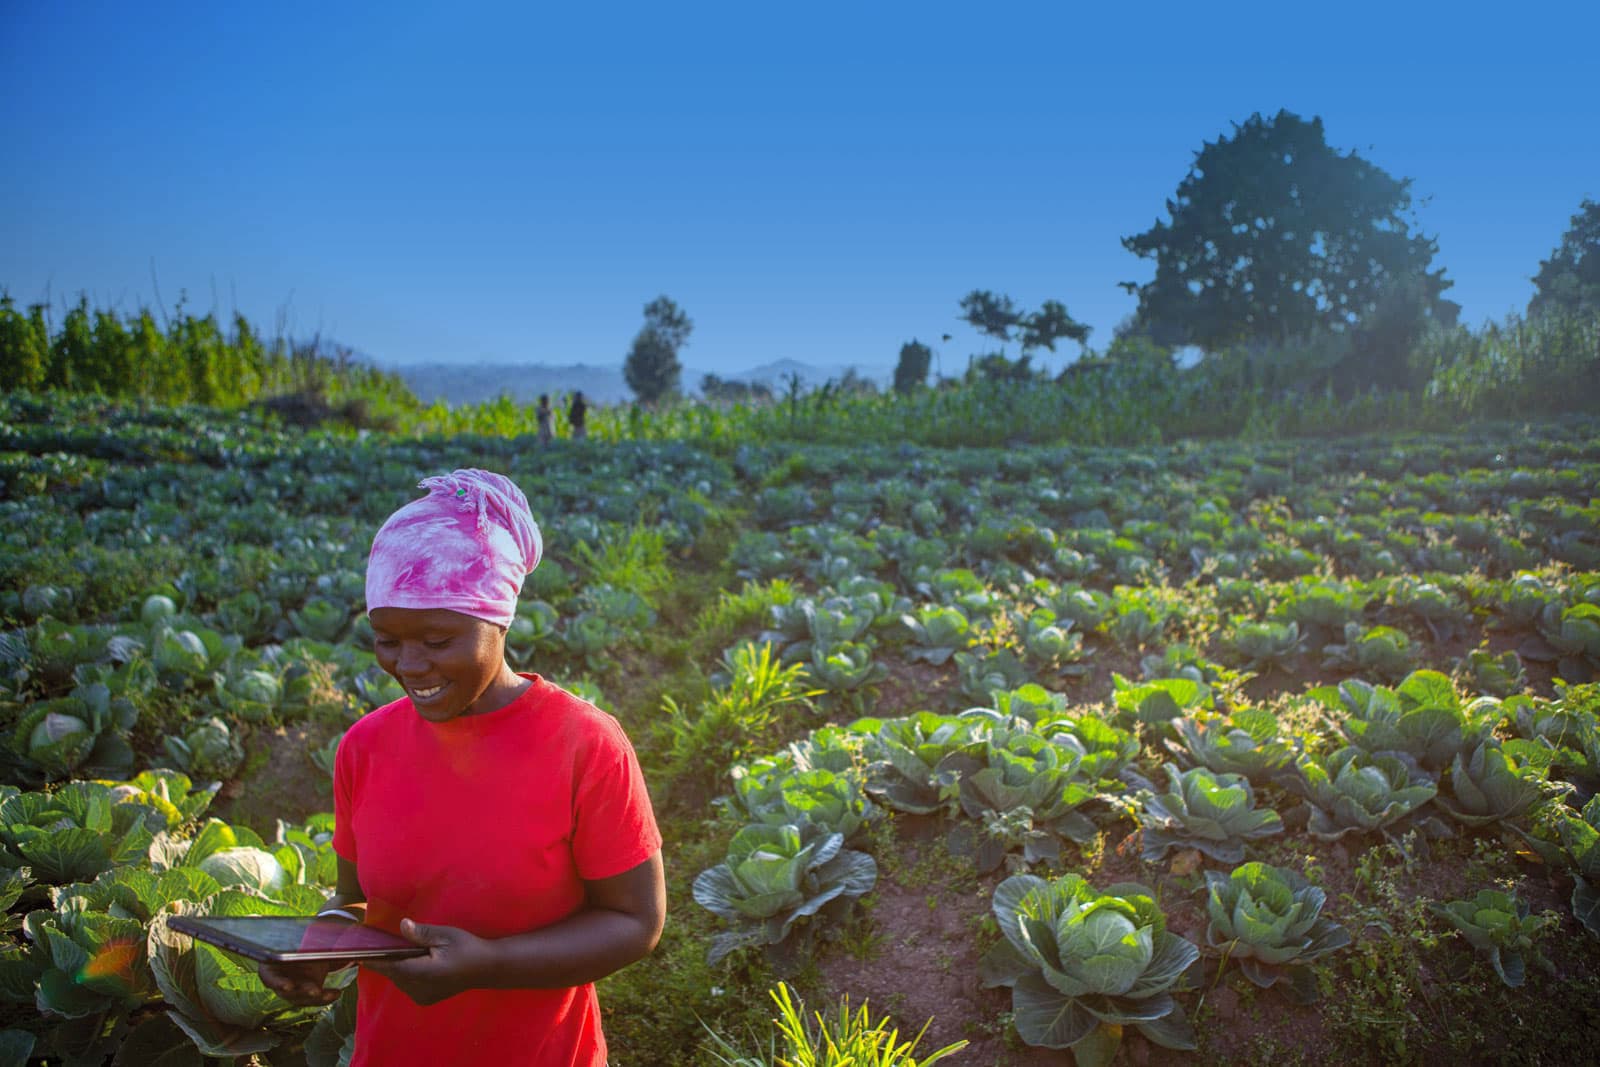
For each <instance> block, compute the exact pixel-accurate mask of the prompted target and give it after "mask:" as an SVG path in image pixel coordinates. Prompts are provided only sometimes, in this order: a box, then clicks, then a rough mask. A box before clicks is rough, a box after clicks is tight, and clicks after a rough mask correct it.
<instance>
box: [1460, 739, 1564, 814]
mask: <svg viewBox="0 0 1600 1067" xmlns="http://www.w3.org/2000/svg"><path fill="white" fill-rule="evenodd" d="M1445 781H1446V787H1445V788H1444V789H1442V790H1441V791H1440V792H1439V795H1438V796H1436V797H1435V798H1434V803H1435V804H1437V805H1439V807H1441V808H1443V809H1444V810H1445V811H1446V812H1448V813H1449V814H1450V816H1451V817H1452V818H1453V819H1455V820H1456V821H1457V822H1459V823H1462V824H1464V825H1467V826H1483V825H1486V824H1488V823H1492V822H1499V821H1501V820H1506V819H1515V818H1517V817H1519V816H1521V815H1524V814H1526V813H1527V812H1528V811H1529V810H1530V809H1531V808H1532V807H1533V806H1534V805H1535V804H1537V803H1538V802H1539V801H1540V800H1542V799H1543V798H1544V796H1545V790H1544V788H1543V787H1542V786H1541V784H1540V782H1539V779H1538V778H1537V777H1534V776H1532V775H1531V774H1530V773H1529V771H1528V770H1527V768H1526V767H1525V766H1522V765H1519V764H1518V763H1517V762H1516V760H1515V759H1514V758H1512V757H1511V756H1510V755H1508V754H1507V752H1506V751H1505V750H1504V749H1503V748H1502V747H1501V746H1500V744H1499V742H1497V741H1494V740H1492V739H1491V740H1488V741H1484V742H1481V743H1480V744H1479V745H1478V747H1477V748H1475V749H1473V750H1472V755H1471V756H1469V757H1467V758H1466V759H1462V756H1461V753H1459V752H1458V753H1456V757H1455V760H1454V762H1452V763H1451V765H1450V774H1449V776H1448V777H1447V778H1446V780H1445Z"/></svg>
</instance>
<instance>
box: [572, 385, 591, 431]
mask: <svg viewBox="0 0 1600 1067" xmlns="http://www.w3.org/2000/svg"><path fill="white" fill-rule="evenodd" d="M588 418H589V405H588V404H586V403H584V400H583V392H582V390H579V391H578V392H576V393H573V394H572V402H571V403H569V404H568V405H567V421H568V422H570V423H572V439H573V440H574V441H582V440H583V439H584V438H585V437H588V436H589V427H588V425H587V423H586V420H587V419H588Z"/></svg>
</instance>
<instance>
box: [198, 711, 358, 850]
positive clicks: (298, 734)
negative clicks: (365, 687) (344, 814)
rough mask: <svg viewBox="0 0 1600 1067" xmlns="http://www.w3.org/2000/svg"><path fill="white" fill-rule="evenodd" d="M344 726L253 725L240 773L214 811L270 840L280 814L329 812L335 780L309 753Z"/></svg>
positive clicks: (295, 819)
mask: <svg viewBox="0 0 1600 1067" xmlns="http://www.w3.org/2000/svg"><path fill="white" fill-rule="evenodd" d="M342 729H343V726H342V725H339V724H336V723H334V722H331V721H328V720H315V721H311V722H303V723H293V724H290V725H286V726H276V727H259V728H257V729H256V730H255V731H253V732H252V733H251V735H250V737H249V738H248V739H247V741H246V742H245V761H244V765H243V767H242V768H241V770H240V773H239V776H238V777H236V778H234V779H232V780H231V781H228V782H226V783H224V784H223V786H222V789H221V790H220V791H219V792H218V795H217V800H216V802H215V807H214V811H215V813H216V815H217V816H218V817H219V818H221V819H223V820H225V821H227V822H229V823H243V824H245V825H246V826H249V827H250V828H251V829H252V830H254V831H256V832H257V833H259V834H260V835H261V836H262V838H263V839H264V840H267V841H271V840H272V837H273V834H274V832H275V830H276V827H277V820H279V819H282V820H283V821H284V822H287V823H292V824H298V823H302V822H304V821H305V819H306V817H307V816H309V815H313V814H315V813H316V812H319V811H332V810H333V779H332V778H330V777H329V776H328V775H327V774H325V773H324V772H323V770H322V768H320V767H318V766H317V765H316V764H315V763H312V762H311V753H313V752H315V751H316V750H317V749H318V748H321V747H322V746H323V745H324V744H326V743H327V741H328V739H329V738H331V737H332V736H333V735H334V734H336V733H338V732H340V730H342Z"/></svg>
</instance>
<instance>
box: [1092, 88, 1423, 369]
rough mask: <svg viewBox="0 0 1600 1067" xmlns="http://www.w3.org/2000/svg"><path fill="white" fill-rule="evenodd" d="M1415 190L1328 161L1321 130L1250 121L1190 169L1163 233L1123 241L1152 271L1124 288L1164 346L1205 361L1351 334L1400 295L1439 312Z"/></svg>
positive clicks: (1283, 121)
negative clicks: (1408, 291) (1200, 352)
mask: <svg viewBox="0 0 1600 1067" xmlns="http://www.w3.org/2000/svg"><path fill="white" fill-rule="evenodd" d="M1409 184H1410V182H1409V180H1398V179H1395V178H1394V177H1392V176H1391V175H1389V174H1387V173H1385V172H1384V170H1383V169H1382V168H1380V167H1377V166H1375V165H1374V164H1372V163H1369V162H1367V161H1366V160H1364V159H1361V158H1360V157H1359V156H1357V155H1356V154H1355V153H1354V152H1351V153H1348V154H1340V153H1339V152H1337V151H1335V150H1333V149H1332V148H1330V147H1329V146H1328V144H1327V142H1326V140H1325V139H1324V135H1323V128H1322V120H1321V119H1319V118H1313V119H1311V120H1310V121H1309V122H1308V121H1306V120H1304V119H1302V118H1300V117H1299V116H1298V115H1294V114H1291V113H1290V112H1287V111H1280V112H1278V114H1277V115H1275V116H1273V117H1272V118H1263V117H1262V116H1261V115H1259V114H1256V115H1252V116H1251V117H1250V118H1248V119H1246V120H1245V121H1244V123H1243V124H1235V125H1234V129H1233V134H1232V136H1231V137H1229V136H1224V137H1219V138H1218V139H1217V140H1216V141H1214V142H1207V143H1206V144H1205V145H1204V147H1202V148H1201V150H1200V151H1199V152H1198V153H1197V154H1196V155H1195V160H1194V164H1193V166H1192V167H1191V168H1190V171H1189V174H1188V176H1187V177H1185V178H1184V180H1183V181H1182V182H1181V183H1180V184H1179V186H1178V191H1177V193H1176V194H1175V195H1174V197H1173V199H1172V200H1171V201H1169V205H1168V206H1169V208H1170V209H1171V218H1170V219H1169V220H1167V221H1158V222H1157V223H1156V224H1155V226H1153V227H1152V228H1151V229H1150V230H1148V231H1146V232H1145V233H1142V234H1137V235H1135V236H1132V237H1126V238H1124V239H1123V242H1122V243H1123V245H1124V246H1125V247H1126V248H1127V249H1128V251H1130V252H1132V253H1134V254H1135V255H1137V256H1140V257H1142V258H1146V259H1154V260H1155V263H1156V276H1155V278H1154V279H1153V280H1152V281H1150V282H1148V283H1146V284H1144V285H1136V284H1134V283H1125V285H1124V287H1125V288H1127V289H1128V290H1129V291H1130V292H1137V293H1138V295H1139V310H1138V316H1139V320H1140V321H1141V322H1142V323H1144V324H1145V325H1146V326H1147V327H1149V328H1150V329H1151V330H1152V331H1153V335H1154V336H1155V337H1156V339H1157V340H1160V341H1164V342H1173V343H1188V344H1197V345H1200V346H1201V347H1203V348H1206V349H1209V350H1214V349H1219V348H1222V347H1225V346H1227V345H1230V344H1235V343H1238V342H1247V341H1278V340H1282V339H1284V338H1290V337H1303V336H1306V335H1308V334H1310V333H1311V332H1312V331H1314V330H1316V329H1319V328H1322V329H1334V330H1340V329H1346V328H1348V327H1350V326H1351V325H1353V324H1355V323H1358V322H1361V321H1362V320H1364V319H1365V318H1367V317H1368V316H1370V315H1371V314H1372V313H1373V311H1374V310H1375V309H1376V307H1377V306H1378V304H1379V302H1380V300H1382V298H1383V297H1384V296H1385V294H1386V293H1387V292H1388V290H1389V288H1390V287H1391V286H1393V285H1394V284H1395V283H1396V282H1397V281H1405V280H1410V279H1417V280H1418V281H1421V282H1423V283H1425V286H1426V293H1427V296H1428V297H1429V298H1430V302H1431V301H1437V300H1438V294H1439V293H1440V292H1442V291H1443V290H1444V289H1445V288H1446V287H1447V286H1448V285H1449V283H1448V282H1446V281H1445V280H1444V278H1443V272H1442V271H1435V272H1431V273H1430V272H1429V270H1428V267H1429V264H1430V262H1431V261H1432V259H1433V255H1434V252H1435V251H1436V247H1435V244H1434V242H1433V241H1432V240H1430V239H1428V238H1424V237H1420V236H1415V235H1413V234H1412V233H1411V232H1410V224H1409V223H1408V221H1407V218H1406V215H1407V213H1408V211H1409V209H1410V194H1409V192H1408V187H1409Z"/></svg>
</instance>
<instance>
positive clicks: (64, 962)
mask: <svg viewBox="0 0 1600 1067" xmlns="http://www.w3.org/2000/svg"><path fill="white" fill-rule="evenodd" d="M219 888H220V887H219V886H218V885H217V884H216V882H215V881H213V880H212V879H211V878H210V877H208V876H207V875H205V874H202V873H201V872H199V871H195V870H185V871H163V872H159V873H158V872H155V871H151V870H146V869H141V868H138V867H131V866H124V867H115V868H113V869H111V870H109V871H106V872H104V873H102V874H101V875H100V876H99V877H98V878H96V879H95V880H94V881H93V882H92V883H75V884H73V885H68V886H63V887H61V888H60V889H57V890H55V891H54V892H53V893H52V894H51V903H52V904H53V905H54V910H53V911H52V910H48V909H41V910H38V911H34V912H31V913H29V915H28V917H27V920H26V922H25V927H26V931H27V936H28V942H29V948H28V950H27V953H26V956H25V957H23V958H22V959H20V960H18V961H16V962H14V963H8V964H6V965H5V970H6V971H8V972H9V973H7V974H5V977H4V980H3V981H0V985H5V986H7V987H10V986H12V985H14V984H15V983H16V982H17V980H18V978H19V977H21V976H22V975H23V974H24V973H26V978H27V979H28V980H31V981H32V982H33V983H34V985H35V990H34V998H33V999H34V1001H35V1003H36V1004H37V1006H38V1007H39V1008H40V1010H42V1011H44V1012H46V1013H48V1014H51V1015H57V1016H61V1017H63V1018H67V1019H81V1018H85V1017H87V1016H91V1015H106V1014H109V1015H112V1016H118V1015H124V1014H126V1013H128V1012H130V1011H133V1010H134V1009H136V1008H139V1007H141V1006H143V1005H145V1004H147V1003H150V1002H152V1001H154V1000H155V999H156V998H157V997H158V996H159V991H158V990H157V988H156V984H155V979H154V978H153V977H152V976H151V973H150V964H149V960H148V958H147V951H146V943H145V925H146V924H147V923H148V922H150V920H151V919H152V918H154V917H155V915H156V914H157V913H158V912H160V911H162V910H163V909H165V908H167V907H168V905H170V904H171V903H172V902H173V901H176V900H198V899H202V898H204V897H206V896H208V895H210V894H212V893H215V892H216V891H217V890H218V889H219ZM19 968H20V969H19Z"/></svg>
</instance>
